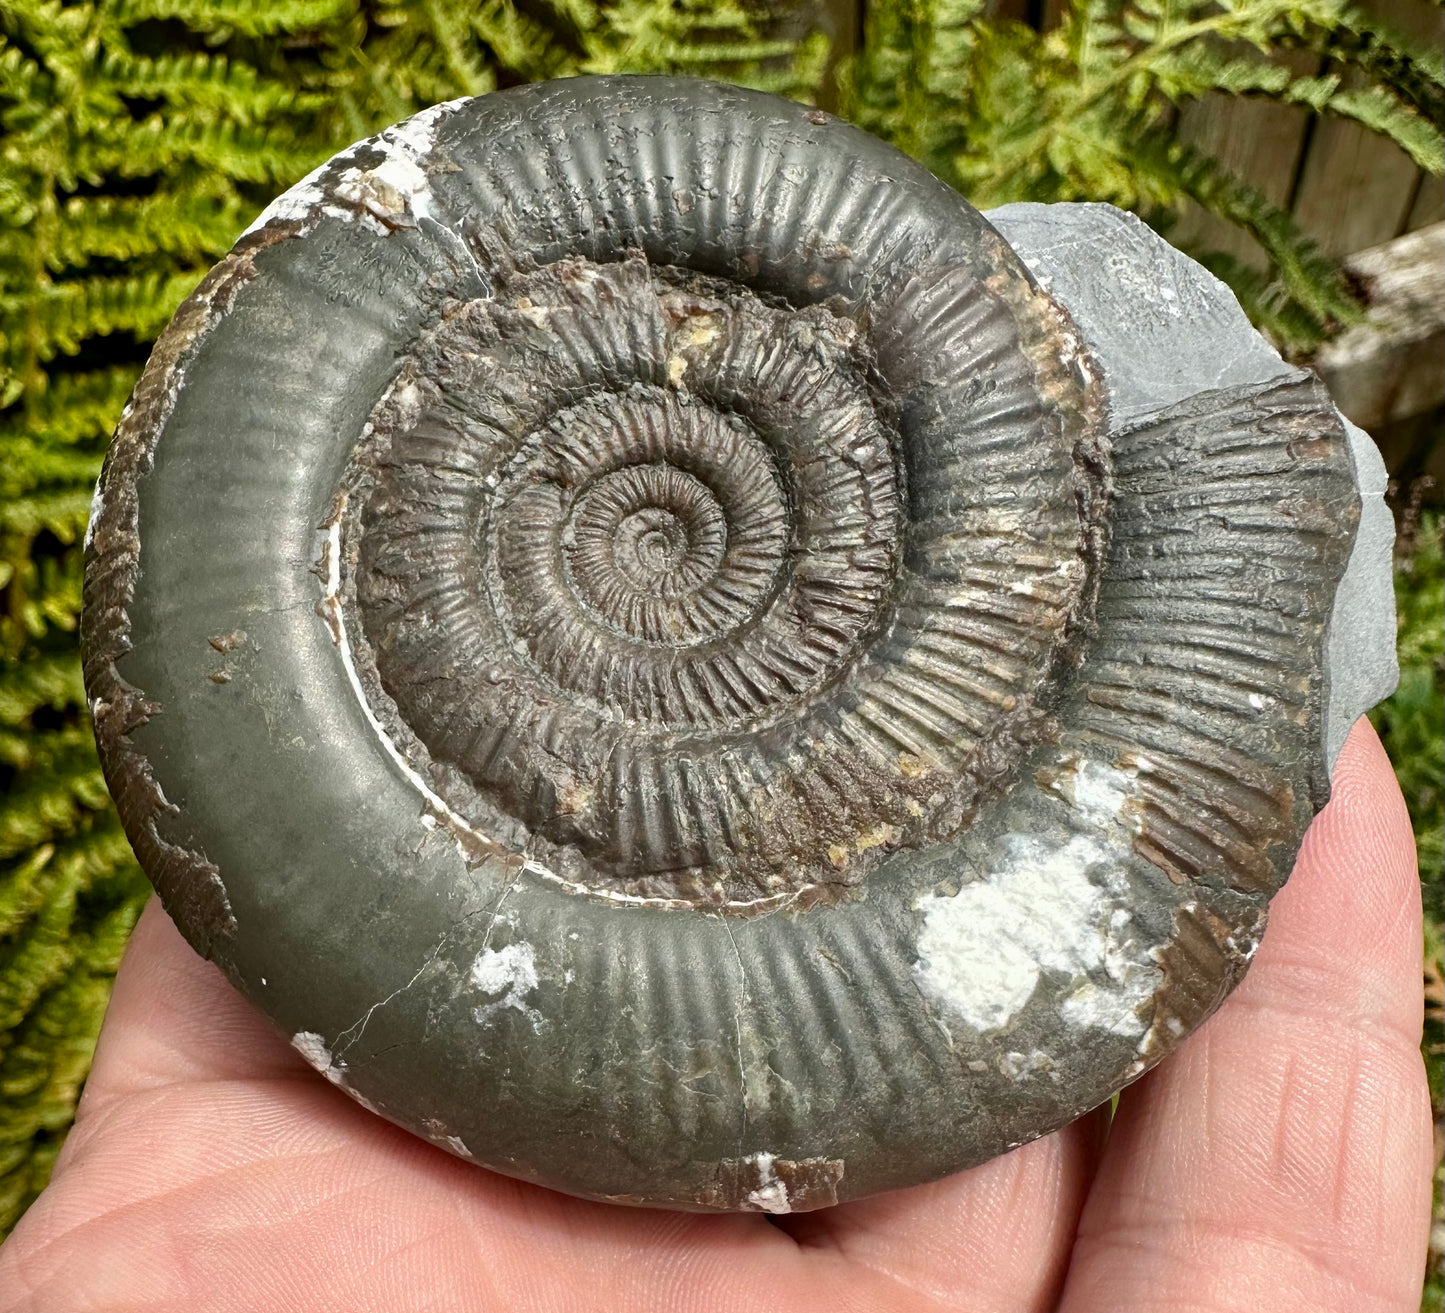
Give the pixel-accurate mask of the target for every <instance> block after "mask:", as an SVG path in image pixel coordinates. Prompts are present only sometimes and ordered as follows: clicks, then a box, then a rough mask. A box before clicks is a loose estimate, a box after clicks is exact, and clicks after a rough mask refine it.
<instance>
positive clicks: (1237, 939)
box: [84, 78, 1361, 1210]
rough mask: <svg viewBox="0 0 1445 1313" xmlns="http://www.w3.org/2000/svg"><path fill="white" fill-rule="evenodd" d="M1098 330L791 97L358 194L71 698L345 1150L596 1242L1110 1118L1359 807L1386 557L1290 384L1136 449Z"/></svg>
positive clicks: (104, 537) (96, 599) (199, 439)
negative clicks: (1365, 584) (1337, 786)
mask: <svg viewBox="0 0 1445 1313" xmlns="http://www.w3.org/2000/svg"><path fill="white" fill-rule="evenodd" d="M1099 277H1100V278H1101V279H1105V278H1107V277H1109V275H1108V274H1107V272H1101V273H1100V274H1099ZM1106 318H1107V316H1104V317H1102V318H1101V322H1103V319H1106ZM1100 333H1102V334H1103V337H1107V332H1105V331H1104V330H1103V329H1100V330H1099V332H1098V333H1096V332H1095V331H1094V328H1093V327H1091V325H1090V323H1086V322H1085V321H1084V320H1083V319H1080V320H1079V321H1078V322H1077V323H1076V322H1075V319H1074V318H1073V317H1071V315H1070V313H1069V312H1068V311H1067V310H1066V309H1065V306H1064V304H1062V303H1061V299H1056V298H1055V297H1054V296H1052V295H1050V294H1049V293H1048V292H1047V291H1045V290H1044V288H1043V286H1042V285H1041V281H1040V279H1036V278H1035V276H1034V274H1033V273H1031V272H1030V270H1029V269H1028V268H1027V267H1026V266H1025V263H1024V261H1023V260H1022V259H1021V258H1020V257H1019V255H1018V254H1016V253H1015V251H1014V250H1013V249H1012V248H1011V247H1010V245H1009V244H1008V243H1007V242H1006V241H1005V240H1004V239H1003V237H1001V236H1000V235H999V232H998V231H996V230H995V228H994V227H993V226H991V225H990V223H989V222H987V221H986V220H985V219H984V218H983V217H982V216H980V215H979V214H978V213H977V212H976V211H974V210H972V209H971V208H970V207H969V206H968V205H967V204H966V203H965V202H963V201H962V200H961V199H960V198H959V197H958V196H957V195H956V194H954V193H953V192H951V191H950V190H949V189H947V188H946V187H944V186H943V185H942V184H940V183H938V182H937V181H935V180H934V179H933V178H931V177H930V176H929V175H928V174H927V173H926V172H924V171H923V170H922V169H920V168H919V167H918V166H916V165H914V164H912V163H911V162H910V161H908V160H907V159H905V158H904V157H903V156H901V155H899V154H898V153H897V152H895V151H893V150H892V149H891V148H889V147H887V146H885V145H883V144H881V143H879V142H877V141H875V140H873V139H871V138H869V137H867V136H866V135H864V134H862V133H860V132H858V131H857V130H855V129H852V128H850V127H848V126H846V125H844V124H842V123H840V122H838V121H836V120H834V119H832V118H831V117H830V116H828V115H826V114H822V113H820V112H818V111H815V110H809V109H807V108H805V107H801V106H796V105H791V104H788V103H786V102H783V101H779V100H776V99H773V98H771V97H768V96H763V95H759V94H757V93H752V92H744V91H739V90H735V89H729V88H723V87H719V86H716V85H713V84H709V83H700V82H689V81H679V80H670V79H637V78H603V79H577V80H574V81H569V82H566V83H554V84H543V85H540V86H535V87H528V88H521V89H518V90H515V91H510V92H506V93H501V94H498V95H493V96H487V97H483V98H481V99H477V100H468V101H459V102H454V103H452V104H449V105H444V106H438V107H436V108H435V109H433V110H431V111H428V112H426V113H424V114H422V115H418V116H417V117H416V118H413V119H411V120H409V121H408V122H406V123H404V124H401V125H399V126H398V127H396V128H393V129H391V130H389V131H388V132H385V133H383V134H381V135H380V136H379V137H377V138H373V139H371V140H368V141H366V142H362V143H359V144H358V145H356V146H354V147H352V148H350V149H349V150H348V151H345V152H343V153H342V154H340V155H338V156H337V157H335V158H334V159H333V160H331V161H330V162H328V163H327V164H326V165H324V166H323V167H322V168H321V169H319V170H318V171H317V172H316V173H315V174H313V175H312V176H311V177H310V178H308V179H306V180H305V181H304V182H302V183H301V184H299V185H298V186H297V187H296V188H294V189H293V190H292V191H291V192H289V193H287V194H286V195H285V196H283V197H282V198H281V199H280V200H279V201H278V202H276V203H275V204H274V205H273V206H272V207H271V208H270V209H269V210H268V211H267V212H266V213H265V214H264V215H262V216H261V218H260V219H259V220H258V221H257V223H256V224H255V225H253V228H252V229H251V230H249V231H248V233H247V234H246V235H245V236H244V237H243V238H242V239H241V241H240V242H239V243H238V244H237V246H236V248H235V249H234V250H233V252H232V253H231V254H230V256H228V257H227V258H226V259H225V260H224V261H223V262H222V263H221V264H220V265H218V266H217V268H216V269H215V270H213V271H212V273H211V275H210V276H209V277H208V278H207V280H206V281H205V282H204V283H203V284H202V286H201V287H200V289H199V290H198V291H197V292H196V293H195V294H194V295H193V296H192V297H191V298H190V300H188V301H187V302H186V304H185V305H184V306H183V307H182V308H181V310H180V311H179V312H178V314H177V316H176V318H175V320H174V321H173V323H172V325H171V327H170V328H169V329H168V330H167V332H166V334H165V335H164V336H163V337H162V339H161V341H160V342H159V343H158V344H157V347H156V350H155V353H154V355H153V357H152V361H151V364H150V366H149V367H148V369H147V371H146V373H145V375H144V377H143V378H142V380H141V382H140V384H139V385H138V387H137V389H136V393H135V396H134V397H133V399H132V403H131V406H130V407H129V408H128V410H127V413H126V416H125V417H124V419H123V420H122V423H121V426H120V428H119V430H118V432H117V434H116V439H115V442H114V444H113V448H112V452H111V455H110V457H109V459H108V462H107V466H106V470H105V472H104V474H103V476H102V479H101V484H100V486H99V488H98V490H97V502H96V512H95V516H94V519H93V523H92V531H91V534H92V536H91V541H90V550H89V556H88V564H87V579H86V611H85V624H84V647H85V660H86V678H87V684H88V689H89V693H90V697H91V702H92V708H93V712H94V716H95V722H96V733H97V739H98V742H99V744H100V748H101V753H102V759H103V762H104V765H105V768H106V772H107V779H108V781H109V783H110V786H111V789H112V791H113V792H114V794H115V796H116V798H117V800H118V803H119V805H120V809H121V813H122V816H123V818H124V820H125V823H126V826H127V830H128V833H129V834H130V837H131V839H132V842H133V844H134V846H135V848H136V851H137V853H138V854H139V856H140V858H141V860H142V862H143V864H144V865H145V866H146V869H147V871H148V872H149V873H150V875H151V877H152V879H153V881H154V882H155V884H156V887H157V889H158V890H159V891H160V894H161V896H162V898H163V899H164V901H165V903H166V906H167V908H168V909H169V910H170V912H171V914H172V915H173V916H174V917H175V919H176V920H177V922H178V923H179V924H180V925H181V927H182V929H183V930H184V932H185V933H186V934H187V936H188V937H189V939H190V940H191V942H192V943H193V944H194V945H195V946H196V947H197V949H198V950H200V951H202V952H204V953H206V954H207V955H208V956H210V957H212V958H213V959H214V960H215V961H217V962H218V963H219V964H220V965H221V966H222V967H223V968H224V969H225V970H226V971H227V972H228V973H229V974H230V975H231V977H232V978H233V980H234V981H235V982H236V984H237V985H238V987H240V988H241V989H242V990H243V991H245V992H246V994H247V995H248V996H249V997H250V998H251V999H252V1000H253V1002H255V1003H256V1004H257V1006H258V1007H260V1008H261V1009H262V1010H263V1011H264V1012H266V1014H267V1015H268V1016H270V1017H271V1018H272V1019H273V1020H274V1021H275V1023H276V1024H277V1025H278V1026H280V1027H281V1028H282V1029H283V1030H284V1031H285V1032H286V1033H287V1034H288V1035H289V1036H292V1037H293V1042H294V1043H295V1045H296V1047H297V1048H298V1049H299V1050H300V1051H301V1053H302V1054H303V1056H305V1057H306V1058H307V1059H308V1060H309V1061H311V1062H312V1063H313V1064H314V1065H316V1066H317V1067H318V1068H319V1069H321V1070H322V1071H324V1072H325V1073H326V1074H327V1075H328V1076H329V1077H330V1078H331V1079H332V1080H333V1081H335V1082H336V1083H337V1084H338V1085H341V1086H342V1087H344V1088H345V1089H347V1090H348V1091H349V1092H350V1093H351V1094H352V1095H353V1096H354V1097H356V1098H357V1099H359V1100H360V1101H362V1102H363V1103H366V1104H367V1105H368V1106H371V1107H373V1108H375V1109H376V1110H378V1111H380V1112H382V1113H383V1114H385V1115H387V1116H389V1117H391V1118H392V1119H393V1120H396V1121H399V1122H401V1123H403V1124H404V1125H407V1126H409V1127H410V1128H411V1129H413V1130H415V1131H417V1132H418V1133H419V1134H423V1135H427V1136H429V1137H430V1138H432V1139H433V1140H435V1141H436V1142H437V1143H439V1144H441V1145H443V1146H445V1147H447V1148H449V1149H451V1150H452V1151H453V1152H456V1153H459V1154H462V1155H464V1156H468V1157H472V1158H474V1159H476V1160H477V1161H479V1162H483V1163H485V1164H487V1165H488V1166H491V1167H493V1168H496V1169H498V1170H501V1171H504V1172H507V1173H510V1174H512V1175H515V1176H519V1177H523V1178H525V1179H529V1180H534V1181H538V1182H540V1183H543V1184H547V1185H551V1186H554V1187H557V1188H560V1189H565V1190H569V1191H572V1192H574V1193H579V1194H585V1195H589V1196H592V1197H596V1198H606V1199H616V1200H622V1201H628V1202H636V1203H650V1204H655V1205H663V1206H672V1207H681V1208H693V1209H749V1208H751V1209H767V1210H779V1209H805V1208H811V1207H818V1206H822V1205H826V1204H830V1203H833V1202H836V1201H838V1200H840V1199H845V1198H851V1197H855V1196H857V1195H860V1194H865V1193H869V1192H871V1191H876V1190H881V1189H887V1188H891V1187H895V1186H901V1185H907V1184H912V1183H915V1182H918V1181H922V1180H927V1179H931V1178H933V1177H936V1176H939V1175H942V1174H944V1173H946V1172H949V1171H952V1170H956V1169H958V1168H960V1167H963V1166H967V1165H969V1164H971V1163H974V1162H978V1161H980V1160H982V1159H983V1158H986V1157H989V1156H991V1155H992V1154H995V1153H998V1152H1001V1151H1002V1150H1004V1149H1005V1148H1008V1147H1010V1146H1012V1145H1014V1144H1017V1143H1020V1142H1022V1141H1023V1140H1025V1139H1028V1138H1031V1137H1032V1136H1035V1135H1039V1134H1042V1133H1044V1132H1046V1131H1048V1130H1051V1129H1053V1128H1055V1127H1057V1126H1059V1125H1061V1124H1063V1123H1064V1122H1065V1121H1067V1120H1069V1119H1070V1118H1071V1117H1073V1116H1076V1115H1077V1114H1079V1113H1080V1112H1082V1111H1084V1110H1085V1109H1087V1108H1089V1107H1091V1106H1093V1105H1095V1104H1097V1103H1098V1102H1100V1101H1101V1100H1102V1099H1104V1098H1106V1097H1107V1096H1108V1095H1109V1094H1110V1093H1111V1092H1113V1091H1114V1090H1115V1089H1117V1088H1118V1087H1119V1086H1120V1085H1121V1084H1123V1083H1124V1082H1125V1081H1127V1080H1129V1079H1131V1078H1132V1077H1133V1076H1135V1075H1137V1074H1138V1073H1140V1072H1141V1071H1143V1070H1144V1069H1145V1068H1146V1067H1147V1066H1149V1065H1150V1064H1151V1063H1152V1062H1154V1061H1156V1060H1157V1059H1158V1058H1159V1057H1161V1056H1163V1055H1164V1054H1165V1053H1167V1052H1168V1051H1169V1050H1170V1049H1171V1048H1172V1047H1173V1046H1174V1045H1175V1044H1176V1043H1177V1042H1178V1041H1179V1039H1180V1038H1181V1037H1182V1036H1183V1035H1184V1034H1186V1033H1187V1032H1188V1031H1189V1030H1190V1029H1191V1028H1192V1027H1193V1026H1194V1025H1196V1024H1197V1023H1198V1022H1199V1021H1200V1020H1201V1019H1202V1018H1203V1017H1204V1016H1205V1015H1207V1014H1208V1012H1209V1011H1210V1010H1212V1008H1213V1007H1214V1006H1216V1005H1217V1004H1218V1003H1219V1002H1220V1001H1221V999H1222V998H1223V997H1224V995H1225V994H1226V993H1227V992H1228V989H1229V988H1230V986H1231V985H1232V983H1233V982H1234V981H1235V980H1236V979H1237V978H1238V976H1239V975H1240V974H1241V973H1242V971H1243V969H1244V966H1245V964H1246V963H1247V961H1248V957H1249V954H1250V952H1252V950H1253V946H1254V944H1255V943H1256V942H1257V940H1258V937H1259V934H1260V933H1261V931H1262V928H1263V923H1264V914H1265V907H1266V904H1267V900H1268V897H1269V895H1270V894H1271V893H1272V892H1273V891H1274V890H1275V889H1276V888H1277V887H1278V886H1279V884H1280V883H1281V882H1282V880H1283V879H1284V877H1285V875H1286V874H1287V873H1288V870H1289V867H1290V865H1291V863H1292V861H1293V857H1294V853H1295V850H1296V848H1297V846H1298V843H1299V841H1300V838H1301V836H1302V834H1303V831H1304V828H1305V826H1306V825H1307V823H1308V821H1309V819H1310V818H1311V816H1312V815H1313V814H1314V812H1315V810H1316V809H1317V807H1318V806H1319V805H1320V804H1321V803H1322V802H1323V800H1324V799H1325V798H1326V797H1327V794H1328V769H1327V767H1328V754H1327V753H1326V751H1325V734H1326V724H1325V722H1326V711H1327V705H1328V701H1329V697H1330V688H1329V686H1328V683H1327V680H1326V673H1325V664H1326V660H1325V659H1326V655H1327V651H1326V649H1327V642H1328V631H1329V627H1330V617H1331V609H1332V606H1333V605H1334V602H1335V597H1336V590H1337V586H1338V584H1339V581H1340V579H1341V577H1342V575H1343V574H1344V572H1345V570H1346V565H1347V563H1348V562H1349V561H1350V559H1351V550H1352V543H1353V542H1354V538H1355V524H1356V519H1357V517H1358V515H1359V512H1360V506H1361V498H1360V495H1359V493H1358V491H1357V479H1356V473H1355V465H1354V457H1353V456H1352V453H1351V446H1350V442H1349V440H1348V436H1347V434H1346V431H1345V428H1344V426H1343V424H1342V422H1341V421H1340V419H1339V417H1338V415H1337V413H1336V412H1335V411H1334V409H1333V407H1332V406H1331V405H1330V403H1329V400H1328V398H1327V397H1326V396H1325V395H1324V393H1323V390H1322V389H1321V387H1320V385H1319V384H1318V382H1317V381H1316V380H1314V379H1313V377H1312V376H1310V375H1307V374H1304V373H1302V372H1300V371H1295V370H1291V369H1289V368H1288V367H1286V366H1284V365H1282V364H1280V363H1279V361H1278V358H1277V357H1273V356H1272V353H1271V356H1270V358H1271V359H1272V360H1273V362H1274V363H1273V365H1272V366H1271V370H1272V372H1270V371H1266V372H1265V374H1264V375H1263V376H1260V377H1251V378H1248V379H1244V380H1240V379H1237V378H1236V379H1224V380H1222V381H1221V382H1220V384H1219V385H1218V386H1213V387H1196V388H1193V390H1189V389H1185V390H1184V391H1181V392H1180V393H1179V395H1178V396H1175V397H1173V398H1172V399H1166V400H1165V401H1164V402H1163V403H1162V404H1157V405H1153V406H1152V407H1144V408H1143V409H1141V410H1139V411H1138V413H1128V414H1126V413H1124V412H1125V411H1127V410H1128V407H1126V406H1124V405H1123V404H1122V401H1121V398H1122V396H1123V393H1122V391H1121V390H1120V387H1119V385H1118V382H1117V380H1118V379H1119V378H1122V377H1123V375H1122V373H1121V372H1120V366H1119V365H1118V364H1117V363H1116V361H1115V360H1113V359H1111V357H1110V355H1109V351H1108V350H1107V349H1106V343H1105V342H1104V340H1103V337H1101V336H1100ZM1261 346H1262V344H1261ZM1136 409H1137V408H1136Z"/></svg>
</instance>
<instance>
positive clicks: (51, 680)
mask: <svg viewBox="0 0 1445 1313" xmlns="http://www.w3.org/2000/svg"><path fill="white" fill-rule="evenodd" d="M84 705H85V685H84V684H83V682H82V681H81V678H80V661H79V659H78V658H77V656H76V654H75V653H74V652H72V651H65V652H49V653H45V654H42V655H40V656H37V657H35V658H34V659H33V660H30V661H25V662H22V663H19V664H17V665H14V666H9V667H6V668H4V669H0V724H3V725H19V724H21V723H22V722H23V721H25V720H27V719H28V718H29V717H30V716H32V715H34V714H35V712H36V711H38V710H39V709H40V708H41V707H49V708H50V709H51V710H52V711H64V710H67V709H71V708H79V707H83V706H84Z"/></svg>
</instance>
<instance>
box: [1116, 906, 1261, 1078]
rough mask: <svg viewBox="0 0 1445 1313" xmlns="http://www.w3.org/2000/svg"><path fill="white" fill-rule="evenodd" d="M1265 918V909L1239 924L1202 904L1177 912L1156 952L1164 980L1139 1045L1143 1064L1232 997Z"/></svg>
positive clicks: (1171, 1046)
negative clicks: (1166, 939) (1168, 934)
mask: <svg viewBox="0 0 1445 1313" xmlns="http://www.w3.org/2000/svg"><path fill="white" fill-rule="evenodd" d="M1264 920H1265V914H1264V911H1263V909H1252V910H1250V911H1249V912H1248V913H1247V914H1246V915H1245V917H1244V920H1243V923H1242V924H1241V923H1239V922H1236V921H1231V920H1225V919H1224V918H1223V917H1221V916H1217V915H1216V914H1215V913H1213V912H1211V911H1210V910H1209V909H1208V908H1207V907H1205V906H1203V905H1202V904H1191V905H1189V906H1186V907H1183V908H1181V909H1180V910H1179V911H1178V912H1176V913H1175V916H1174V935H1173V937H1172V938H1171V939H1170V941H1169V943H1168V944H1167V945H1165V947H1163V948H1162V949H1159V950H1157V951H1156V952H1155V954H1154V957H1155V960H1156V961H1157V962H1158V963H1159V965H1160V967H1162V968H1163V971H1164V980H1163V983H1162V984H1161V985H1160V987H1159V989H1158V991H1157V992H1156V993H1155V996H1154V1015H1153V1018H1152V1019H1151V1021H1150V1025H1149V1030H1148V1032H1147V1033H1146V1034H1145V1036H1144V1039H1143V1042H1142V1043H1141V1044H1140V1046H1139V1061H1140V1065H1141V1068H1142V1067H1144V1066H1148V1065H1151V1064H1152V1063H1153V1062H1155V1061H1157V1060H1158V1059H1159V1057H1161V1056H1162V1055H1163V1054H1165V1053H1168V1052H1169V1051H1170V1050H1171V1049H1173V1048H1174V1047H1175V1046H1176V1045H1177V1044H1178V1043H1179V1041H1180V1040H1181V1039H1182V1038H1183V1037H1184V1036H1185V1035H1187V1034H1189V1033H1190V1032H1191V1031H1192V1030H1193V1029H1194V1028H1195V1027H1196V1026H1198V1025H1199V1023H1200V1022H1202V1021H1203V1020H1204V1019H1205V1018H1206V1017H1207V1016H1209V1014H1210V1013H1211V1012H1213V1011H1214V1009H1215V1008H1217V1007H1218V1006H1219V1005H1220V1004H1221V1003H1222V1002H1223V1001H1224V1000H1225V998H1226V997H1228V995H1229V992H1230V990H1232V989H1233V988H1234V986H1235V984H1236V983H1237V982H1238V981H1239V979H1240V977H1241V976H1243V975H1244V972H1245V970H1246V968H1247V967H1248V965H1249V959H1250V957H1251V956H1252V955H1253V953H1254V950H1255V947H1256V946H1257V945H1258V943H1259V938H1260V936H1261V935H1262V934H1263V933H1264Z"/></svg>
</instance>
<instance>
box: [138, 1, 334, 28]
mask: <svg viewBox="0 0 1445 1313" xmlns="http://www.w3.org/2000/svg"><path fill="white" fill-rule="evenodd" d="M356 12H357V0H265V2H264V3H256V0H117V3H116V4H115V6H114V19H115V21H116V22H117V23H119V24H121V25H123V26H126V27H131V26H134V25H136V24H138V23H143V22H145V21H146V20H147V19H158V18H159V19H165V18H172V19H176V20H178V21H179V22H182V23H185V24H187V25H188V26H189V27H191V28H192V29H193V30H194V31H196V32H200V33H204V34H207V35H215V34H217V33H223V34H224V33H229V32H232V31H234V32H241V33H244V34H245V35H246V36H276V35H279V34H281V33H293V32H307V31H312V30H315V29H317V28H324V27H326V26H328V25H329V24H332V23H340V22H344V21H345V20H346V19H348V18H350V17H352V16H353V15H354V14H355V13H356Z"/></svg>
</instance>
